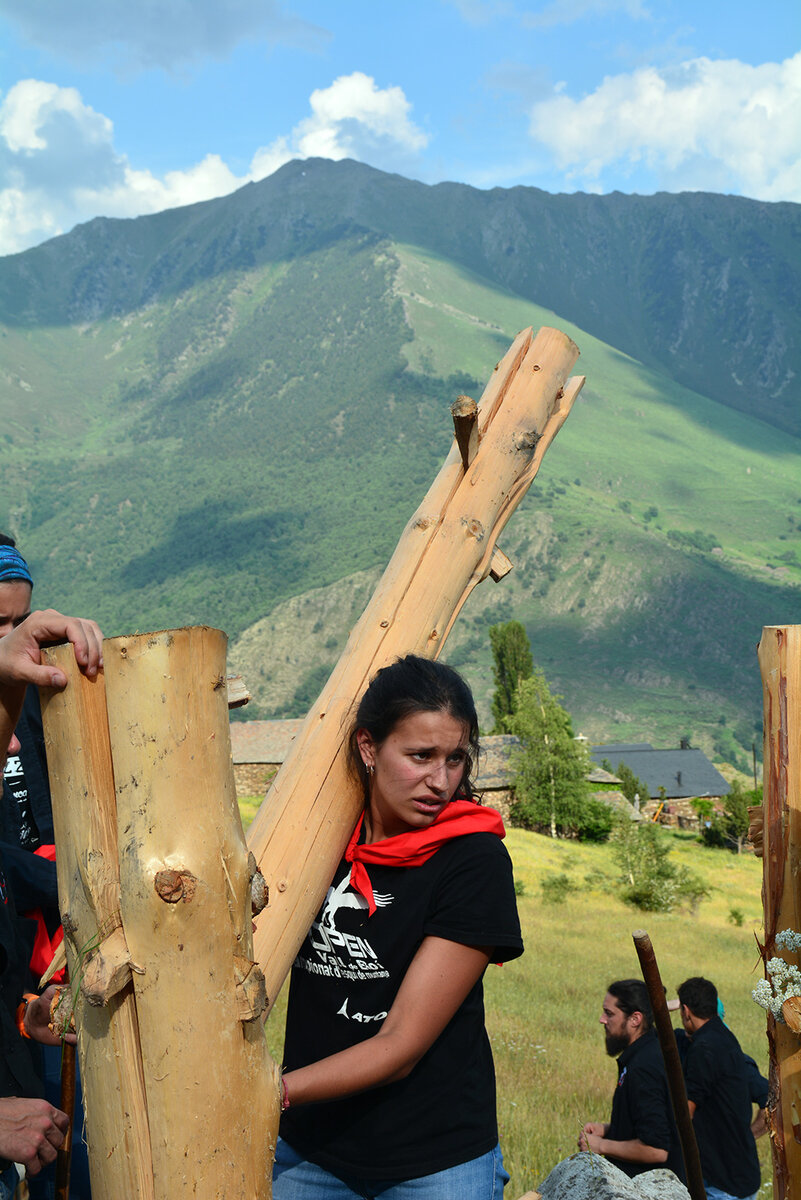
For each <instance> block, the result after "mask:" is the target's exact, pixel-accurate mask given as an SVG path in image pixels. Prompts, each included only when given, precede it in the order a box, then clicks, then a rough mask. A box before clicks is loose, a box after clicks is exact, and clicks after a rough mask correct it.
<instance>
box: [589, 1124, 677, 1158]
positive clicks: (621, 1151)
mask: <svg viewBox="0 0 801 1200" xmlns="http://www.w3.org/2000/svg"><path fill="white" fill-rule="evenodd" d="M598 1128H604V1129H605V1130H608V1129H609V1126H608V1125H606V1126H603V1127H602V1126H594V1127H593V1129H598ZM579 1150H592V1151H593V1153H594V1154H605V1155H606V1156H607V1158H621V1159H623V1160H624V1161H625V1162H644V1163H661V1162H666V1161H667V1156H668V1152H667V1150H660V1149H659V1147H658V1146H646V1144H645V1142H641V1141H640V1139H639V1138H632V1139H630V1140H629V1141H626V1142H616V1141H613V1140H611V1139H610V1138H608V1137H606V1134H605V1133H604V1134H602V1135H599V1134H597V1133H595V1132H593V1131H590V1132H588V1131H587V1126H586V1125H585V1126H584V1129H583V1130H582V1132H581V1136H580V1137H579Z"/></svg>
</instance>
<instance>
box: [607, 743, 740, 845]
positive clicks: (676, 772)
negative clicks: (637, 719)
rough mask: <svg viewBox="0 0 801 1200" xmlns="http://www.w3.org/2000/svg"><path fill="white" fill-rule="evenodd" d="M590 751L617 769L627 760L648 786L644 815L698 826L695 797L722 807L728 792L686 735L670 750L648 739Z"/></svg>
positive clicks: (684, 825)
mask: <svg viewBox="0 0 801 1200" xmlns="http://www.w3.org/2000/svg"><path fill="white" fill-rule="evenodd" d="M590 755H591V757H592V760H593V762H594V763H596V764H597V765H598V766H599V767H602V766H603V764H604V763H608V764H609V765H610V766H611V768H612V770H613V771H616V770H617V769H618V767H619V766H620V764H621V763H624V764H625V765H626V766H627V767H628V768H629V770H630V771H633V773H634V774H635V775H636V776H637V778H638V779H640V780H642V782H643V783H644V784H645V786H646V787H647V788H648V793H649V797H650V798H649V799H648V800H647V801H646V802H645V803H643V804H642V805H641V811H642V813H643V815H644V816H646V817H654V816H655V815H656V814H657V813H658V815H659V820H660V821H662V822H663V823H665V824H673V825H681V826H682V827H685V828H696V827H697V825H698V814H697V813H696V811H695V809H694V808H693V807H692V801H693V800H696V799H709V800H711V801H712V803H713V805H714V807H715V809H721V808H722V807H723V797H724V796H726V795H728V792H729V785H728V783H727V782H726V780H725V779H724V778H723V776H722V775H721V774H720V772H719V771H718V770H717V768H716V767H715V766H714V765H713V764H712V763H711V762H710V761H709V759H708V758H707V756H706V755H705V754H704V752H703V751H702V750H695V749H693V747H692V746H690V744H689V742H688V741H687V740H686V739H682V742H681V744H680V746H679V747H678V748H677V749H670V750H656V749H654V747H653V746H652V745H651V744H650V743H649V742H613V743H608V744H606V745H603V746H593V747H592V749H591V751H590Z"/></svg>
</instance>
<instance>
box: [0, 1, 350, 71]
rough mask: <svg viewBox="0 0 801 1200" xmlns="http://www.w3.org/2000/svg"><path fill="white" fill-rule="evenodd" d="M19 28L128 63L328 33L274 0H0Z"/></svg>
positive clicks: (74, 55) (75, 53)
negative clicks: (74, 1)
mask: <svg viewBox="0 0 801 1200" xmlns="http://www.w3.org/2000/svg"><path fill="white" fill-rule="evenodd" d="M3 15H4V16H5V17H6V18H7V19H8V20H10V21H11V22H13V23H14V24H15V25H16V26H17V28H18V30H19V31H20V33H21V34H22V36H23V37H24V38H25V39H26V40H27V41H29V42H31V43H33V44H34V45H36V46H41V47H43V48H44V49H46V50H49V51H51V52H53V53H55V54H57V55H59V56H63V57H65V58H68V59H71V60H72V61H74V62H77V63H80V64H81V65H84V64H87V63H92V62H93V61H94V60H95V59H96V57H97V55H98V53H99V52H102V53H103V54H104V56H105V57H106V59H107V60H110V61H116V63H117V64H118V65H120V66H124V67H126V68H129V69H130V68H135V69H147V68H150V67H162V68H165V69H168V70H169V69H171V68H174V67H177V66H182V65H184V64H186V63H190V62H193V61H195V60H196V59H199V58H202V57H205V56H210V57H212V58H217V59H220V58H224V57H225V56H226V55H227V54H229V53H230V52H231V50H233V48H234V47H235V46H236V45H238V44H239V43H240V42H243V41H267V42H271V43H275V42H281V43H289V44H293V45H302V46H307V47H314V46H315V45H319V44H320V42H321V41H322V40H323V39H324V38H326V37H327V36H328V35H327V34H326V33H325V32H324V31H323V30H321V29H319V28H318V27H316V26H313V25H311V24H309V23H308V22H306V21H303V20H301V19H300V18H299V17H296V16H294V15H293V14H292V13H288V12H285V11H284V9H283V8H282V6H281V5H280V3H277V2H276V0H166V3H165V0H135V2H134V3H131V2H130V0H79V2H78V3H77V4H64V3H54V2H53V0H3Z"/></svg>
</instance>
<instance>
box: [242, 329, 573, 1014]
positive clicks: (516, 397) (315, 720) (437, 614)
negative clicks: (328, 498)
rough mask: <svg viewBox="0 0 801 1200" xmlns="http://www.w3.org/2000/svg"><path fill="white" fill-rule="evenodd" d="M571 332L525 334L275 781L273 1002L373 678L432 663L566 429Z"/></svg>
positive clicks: (333, 854)
mask: <svg viewBox="0 0 801 1200" xmlns="http://www.w3.org/2000/svg"><path fill="white" fill-rule="evenodd" d="M577 357H578V349H577V347H576V346H575V345H574V343H573V342H572V341H571V340H570V339H569V338H568V337H566V336H565V335H564V334H563V333H560V332H559V331H558V330H554V329H541V330H540V331H539V333H538V334H537V337H536V338H534V337H533V335H532V331H531V330H530V329H527V330H524V331H523V332H522V333H520V334H518V336H517V338H516V339H515V341H514V343H513V344H512V346H511V347H510V349H509V351H508V352H507V354H506V355H505V357H504V358H503V360H502V361H501V362H500V363H499V364H498V366H497V367H496V368H495V371H494V373H493V375H492V378H491V379H490V381H489V383H488V384H487V387H486V388H485V390H484V395H483V396H482V399H481V404H480V407H479V412H478V433H479V435H480V436H479V439H478V449H477V451H476V453H475V457H474V458H472V459H469V454H468V459H469V461H468V466H467V468H466V469H465V464H464V460H463V458H462V454H461V452H460V450H459V448H458V446H457V445H455V444H454V446H453V448H452V450H451V453H450V454H449V455H448V458H447V459H446V461H445V465H444V466H443V468H442V470H441V471H440V473H439V475H438V476H437V478H436V480H435V481H434V483H433V485H432V486H431V488H430V490H429V492H428V495H427V496H426V498H425V499H424V500H423V503H422V504H421V505H420V507H419V508H418V510H417V512H416V513H415V514H414V516H413V517H412V519H411V521H410V522H409V524H408V525H407V527H406V529H405V531H404V533H403V535H402V537H401V540H400V542H399V544H398V547H397V549H396V551H395V553H394V554H393V556H392V559H391V561H390V563H389V565H388V567H387V569H386V571H385V573H384V576H383V578H382V580H381V581H380V583H379V585H378V587H377V589H376V591H375V594H374V596H373V598H372V600H371V601H370V603H369V605H368V606H367V609H366V610H365V612H364V614H363V616H362V618H361V620H360V621H359V623H358V624H357V626H356V627H355V629H354V630H353V632H352V634H351V636H350V639H349V641H348V644H347V646H346V647H345V651H344V653H343V655H342V657H341V658H340V661H339V663H338V665H337V666H336V668H335V669H334V671H333V674H332V675H331V677H330V679H329V680H328V683H327V684H326V686H325V688H324V689H323V693H322V695H321V696H320V698H319V700H318V701H317V703H316V704H315V705H314V707H313V708H312V710H311V712H310V713H309V714H308V716H307V718H306V720H305V722H304V724H303V726H302V728H301V731H300V733H299V734H298V736H297V738H296V739H295V741H294V742H293V745H292V749H291V751H290V753H289V755H288V757H287V759H286V761H285V762H284V764H283V766H282V768H281V770H280V771H279V772H278V775H277V776H276V778H275V780H274V782H273V785H272V788H271V790H270V794H269V799H268V801H267V802H266V803H264V804H262V806H261V808H260V810H259V812H258V814H257V815H256V818H255V820H254V821H253V823H252V825H251V827H250V829H249V831H248V843H249V845H250V848H251V849H252V850H253V852H254V854H255V856H256V858H257V860H258V862H259V866H260V869H261V870H262V872H263V874H264V876H265V878H266V879H267V883H268V885H269V888H270V905H269V907H268V908H267V909H266V910H265V912H264V914H263V915H262V916H261V917H260V918H259V919H258V921H257V932H256V938H255V947H256V956H257V958H258V960H259V963H260V964H261V966H262V968H263V970H264V974H265V978H266V981H267V994H268V997H269V1000H270V1002H272V1001H273V1000H274V998H275V996H276V994H277V992H278V989H279V987H280V985H281V983H282V982H283V980H284V978H285V976H286V974H287V972H288V970H289V968H290V966H291V964H292V961H293V959H294V957H295V955H296V954H297V951H298V949H299V947H300V945H301V943H302V941H303V938H304V937H305V935H306V932H307V930H308V929H309V926H310V925H311V923H312V920H313V919H314V916H315V914H316V912H317V910H318V908H319V906H320V903H321V902H322V900H323V897H324V896H325V891H326V888H327V887H328V885H329V883H330V881H331V879H332V877H333V874H334V871H335V869H336V865H337V863H338V862H339V859H340V858H341V855H342V852H343V850H344V848H345V845H346V844H347V840H348V838H349V836H350V834H351V832H352V830H353V826H354V824H355V821H356V818H357V816H358V813H359V809H360V807H361V803H362V797H361V795H360V792H359V788H358V787H357V786H356V783H355V781H354V779H353V778H352V776H351V774H350V772H349V769H348V765H347V748H346V746H345V740H346V735H347V730H348V723H349V719H350V713H351V711H352V708H353V705H354V703H355V702H356V701H357V699H358V698H359V697H360V696H361V694H362V692H363V691H364V689H365V687H366V685H367V683H368V681H369V679H370V678H371V676H372V675H373V674H374V673H375V671H376V670H377V669H378V668H379V667H381V666H384V665H385V664H386V663H389V662H391V661H392V660H393V659H394V658H396V657H397V656H398V655H399V654H406V653H409V652H414V653H417V654H422V655H426V656H428V657H430V658H436V657H437V656H438V655H439V653H440V651H441V649H442V646H443V644H444V642H445V639H446V638H447V636H448V633H449V631H450V629H451V627H452V625H453V622H454V621H455V619H456V616H457V614H458V612H459V610H460V609H461V607H462V605H463V604H464V602H465V600H466V599H467V597H468V596H469V594H470V592H471V591H472V590H473V588H474V587H475V586H476V584H478V583H479V582H480V581H481V580H482V579H484V578H486V576H487V575H488V574H489V573H490V570H491V566H492V561H493V555H494V553H495V543H496V539H497V537H498V535H499V534H500V532H501V530H502V529H503V527H504V525H505V524H506V521H507V520H508V519H509V517H510V515H511V513H512V512H513V511H514V509H515V507H516V505H517V504H518V502H519V501H520V499H521V498H522V497H523V495H524V494H525V491H526V489H527V487H528V486H529V484H530V483H531V481H532V479H533V478H534V476H535V474H536V472H537V470H538V468H539V465H540V462H541V461H542V457H543V455H544V454H545V450H546V449H547V447H548V446H549V445H550V442H551V441H552V439H553V437H554V436H555V435H556V433H557V431H558V430H559V429H560V428H561V426H562V423H563V422H564V420H565V419H566V417H567V414H568V412H569V410H570V406H571V404H572V402H573V400H574V399H575V396H576V395H577V394H578V391H579V389H580V387H581V384H582V383H583V379H580V380H576V381H571V382H570V383H569V384H568V379H567V377H568V373H569V371H570V369H571V368H572V366H573V364H574V363H575V361H576V358H577Z"/></svg>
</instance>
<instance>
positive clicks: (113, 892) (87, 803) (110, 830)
mask: <svg viewBox="0 0 801 1200" xmlns="http://www.w3.org/2000/svg"><path fill="white" fill-rule="evenodd" d="M44 656H45V659H46V660H47V661H49V662H50V663H52V664H53V665H57V666H58V667H60V668H61V670H62V671H63V672H64V674H65V675H66V677H67V679H68V681H69V683H68V687H67V689H66V690H65V691H64V692H51V691H43V692H42V718H43V723H44V734H45V743H46V747H47V766H48V771H49V774H50V789H51V793H52V797H53V826H54V829H55V838H56V845H57V846H58V857H57V871H58V894H59V900H60V907H61V919H62V921H63V923H64V932H65V938H64V942H65V945H66V948H67V962H68V965H69V972H70V979H71V980H72V981H73V990H74V992H75V995H76V1003H75V1016H76V1023H77V1027H78V1052H79V1060H80V1064H81V1074H82V1076H83V1095H84V1108H85V1112H86V1131H87V1139H88V1143H89V1169H90V1172H91V1178H92V1194H93V1196H94V1197H95V1198H96V1200H115V1198H117V1197H120V1196H126V1197H136V1198H137V1200H154V1191H153V1172H152V1168H151V1153H150V1129H149V1125H148V1120H147V1105H146V1103H145V1084H144V1076H143V1074H142V1062H141V1057H140V1054H139V1026H138V1023H137V1017H136V1005H135V1001H134V994H133V987H132V984H131V972H130V968H129V967H128V965H127V951H126V947H125V941H124V938H123V937H122V936H121V929H120V923H121V917H120V880H119V866H118V862H117V806H116V797H115V792H114V777H113V773H112V767H111V749H110V746H109V740H108V720H107V717H106V697H105V683H104V678H103V675H102V673H101V674H100V675H98V677H97V678H96V679H93V680H90V679H87V678H86V676H85V675H82V674H81V672H80V671H79V670H78V667H77V664H76V662H75V655H74V654H73V652H72V647H71V646H69V645H67V646H60V647H57V648H54V649H51V650H46V651H45V652H44ZM115 946H116V947H117V952H116V953H115V955H114V957H115V961H116V963H117V969H118V970H119V972H120V975H119V981H120V983H121V987H120V989H119V990H117V991H116V992H115V993H114V994H113V995H111V996H110V997H109V998H108V999H107V1002H106V1003H102V1002H101V1003H90V1002H89V1001H88V999H87V993H86V991H85V990H84V988H83V987H82V986H81V984H82V983H84V981H85V979H86V975H87V973H88V972H89V971H90V968H91V969H92V973H94V971H95V969H96V967H97V964H98V962H99V961H100V960H104V959H105V960H107V959H108V951H109V949H110V948H112V949H113V947H115Z"/></svg>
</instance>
